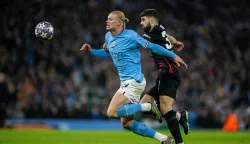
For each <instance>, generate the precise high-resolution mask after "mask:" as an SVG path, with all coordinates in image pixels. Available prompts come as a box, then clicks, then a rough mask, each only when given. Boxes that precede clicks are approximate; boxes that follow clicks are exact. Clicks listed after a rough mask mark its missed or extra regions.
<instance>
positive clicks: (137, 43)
mask: <svg viewBox="0 0 250 144" xmlns="http://www.w3.org/2000/svg"><path fill="white" fill-rule="evenodd" d="M105 42H106V45H107V48H108V50H109V53H110V55H111V57H112V59H113V62H114V65H115V67H116V69H117V71H118V74H119V76H120V80H121V81H125V80H130V79H134V80H135V81H137V82H142V80H143V78H144V75H143V73H142V69H141V62H140V61H141V55H140V51H139V48H144V47H146V45H147V44H148V42H147V41H146V40H145V39H143V38H142V37H140V36H139V35H138V34H137V33H136V32H134V31H133V30H127V29H125V30H123V32H122V33H121V34H120V35H118V36H115V37H113V36H112V35H111V33H110V32H107V33H106V36H105Z"/></svg>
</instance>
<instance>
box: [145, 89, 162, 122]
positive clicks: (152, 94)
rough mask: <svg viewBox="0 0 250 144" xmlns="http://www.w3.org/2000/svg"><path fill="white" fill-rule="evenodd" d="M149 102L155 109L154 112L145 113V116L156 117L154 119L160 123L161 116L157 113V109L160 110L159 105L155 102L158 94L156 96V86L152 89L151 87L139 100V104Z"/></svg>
mask: <svg viewBox="0 0 250 144" xmlns="http://www.w3.org/2000/svg"><path fill="white" fill-rule="evenodd" d="M148 102H151V103H152V104H153V105H154V108H157V109H156V110H154V111H153V112H145V114H149V115H154V116H156V119H157V120H158V121H159V122H160V123H162V114H161V113H160V112H159V113H157V112H158V109H160V107H159V103H158V104H157V102H159V94H158V86H157V85H155V86H154V87H152V88H151V89H150V90H149V91H148V92H147V94H145V95H144V96H143V97H142V99H141V100H140V104H143V103H148Z"/></svg>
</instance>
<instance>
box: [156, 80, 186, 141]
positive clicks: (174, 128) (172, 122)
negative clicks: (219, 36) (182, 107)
mask: <svg viewBox="0 0 250 144" xmlns="http://www.w3.org/2000/svg"><path fill="white" fill-rule="evenodd" d="M179 85H180V81H178V80H176V79H174V78H169V77H165V76H161V77H160V81H159V94H160V109H161V112H162V115H163V117H164V118H165V119H166V121H167V124H168V128H169V130H170V132H171V134H172V136H173V137H174V139H175V143H176V144H183V139H182V136H181V132H180V128H179V122H178V120H177V117H176V111H173V103H174V101H175V98H176V92H177V88H178V87H179Z"/></svg>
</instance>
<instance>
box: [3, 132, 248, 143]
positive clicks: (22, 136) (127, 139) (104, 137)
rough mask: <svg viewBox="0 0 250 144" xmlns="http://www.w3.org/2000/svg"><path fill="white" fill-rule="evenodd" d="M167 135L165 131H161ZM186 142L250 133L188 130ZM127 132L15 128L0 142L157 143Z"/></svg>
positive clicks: (228, 139)
mask: <svg viewBox="0 0 250 144" xmlns="http://www.w3.org/2000/svg"><path fill="white" fill-rule="evenodd" d="M161 132H162V133H165V134H167V135H170V133H169V132H167V131H161ZM182 135H183V138H184V142H185V144H250V132H241V133H223V132H220V131H191V132H190V134H189V135H187V136H186V135H185V134H183V133H182ZM157 143H159V142H158V141H156V140H153V139H150V138H145V137H141V136H138V135H135V134H133V133H132V132H128V131H16V130H0V144H157Z"/></svg>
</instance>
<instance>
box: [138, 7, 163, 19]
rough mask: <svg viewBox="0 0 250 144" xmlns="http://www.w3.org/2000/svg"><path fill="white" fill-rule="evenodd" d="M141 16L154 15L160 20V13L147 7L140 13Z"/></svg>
mask: <svg viewBox="0 0 250 144" xmlns="http://www.w3.org/2000/svg"><path fill="white" fill-rule="evenodd" d="M140 16H141V17H143V16H151V17H154V18H155V19H156V20H157V21H158V22H159V15H158V12H157V11H156V10H155V9H146V10H144V11H143V12H141V14H140Z"/></svg>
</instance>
